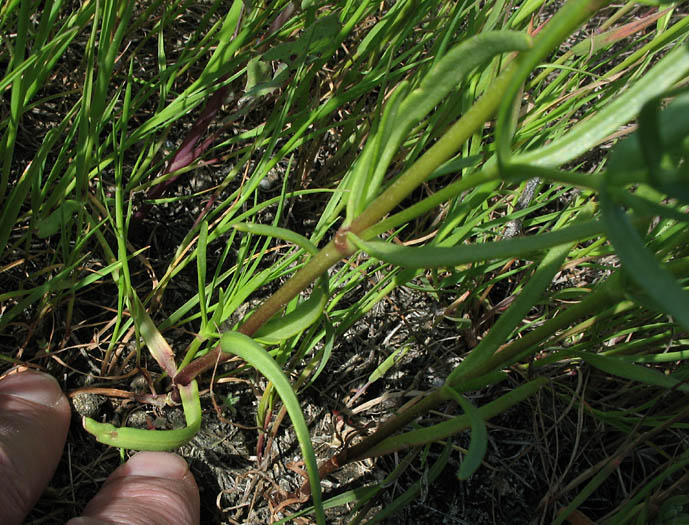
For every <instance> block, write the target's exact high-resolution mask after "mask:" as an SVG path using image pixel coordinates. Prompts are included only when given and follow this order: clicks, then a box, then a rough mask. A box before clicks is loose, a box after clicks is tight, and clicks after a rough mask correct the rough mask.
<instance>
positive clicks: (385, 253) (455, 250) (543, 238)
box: [347, 220, 604, 268]
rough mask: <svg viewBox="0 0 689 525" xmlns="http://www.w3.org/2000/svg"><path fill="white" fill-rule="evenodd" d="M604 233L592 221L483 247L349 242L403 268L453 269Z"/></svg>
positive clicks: (598, 223) (352, 236)
mask: <svg viewBox="0 0 689 525" xmlns="http://www.w3.org/2000/svg"><path fill="white" fill-rule="evenodd" d="M603 231H604V227H603V225H602V224H601V223H600V222H599V221H595V220H591V221H586V222H583V223H581V224H574V225H572V226H568V227H567V228H563V229H561V230H556V231H552V232H547V233H542V234H539V235H534V236H529V237H519V238H514V239H506V240H504V241H496V242H491V243H483V244H471V245H462V246H453V247H439V246H420V247H408V246H401V245H398V244H393V243H390V242H382V241H363V240H361V239H360V238H358V237H357V236H355V235H354V234H352V233H348V234H347V238H348V239H349V240H350V241H351V242H352V244H354V246H356V247H357V248H359V249H360V250H363V251H365V252H366V253H368V254H369V255H371V256H373V257H375V258H376V259H380V260H381V261H385V262H387V263H390V264H394V265H396V266H401V267H403V268H439V267H453V266H459V265H461V264H468V263H471V262H476V261H485V260H490V259H502V258H508V257H524V256H527V255H530V254H535V253H536V252H539V251H542V250H547V249H549V248H552V247H554V246H559V245H562V244H568V243H570V242H574V241H583V240H585V239H590V238H592V237H595V236H597V235H599V234H601V233H602V232H603Z"/></svg>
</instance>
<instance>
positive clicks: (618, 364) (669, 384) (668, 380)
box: [572, 351, 689, 392]
mask: <svg viewBox="0 0 689 525" xmlns="http://www.w3.org/2000/svg"><path fill="white" fill-rule="evenodd" d="M572 355H574V356H577V357H580V358H581V359H583V360H584V361H586V362H587V363H588V364H590V365H591V366H594V367H596V368H598V369H599V370H602V371H603V372H607V373H608V374H612V375H615V376H618V377H624V378H625V379H631V380H632V381H638V382H639V383H644V384H646V385H653V386H659V387H662V388H667V389H676V390H681V391H682V392H689V384H685V383H683V382H682V381H678V380H677V379H675V378H674V377H672V376H668V375H665V374H663V373H662V372H661V371H659V370H656V369H654V368H647V367H645V366H642V365H636V364H634V363H630V362H629V361H628V360H626V359H622V358H618V357H608V356H604V355H600V354H594V353H592V352H576V351H574V352H573V354H572Z"/></svg>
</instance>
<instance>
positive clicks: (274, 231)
mask: <svg viewBox="0 0 689 525" xmlns="http://www.w3.org/2000/svg"><path fill="white" fill-rule="evenodd" d="M232 227H233V228H234V229H235V230H239V231H240V232H248V233H254V234H256V235H264V236H266V237H273V238H275V239H282V240H283V241H287V242H291V243H292V244H296V245H297V246H299V247H300V248H303V249H304V251H305V252H307V253H309V254H311V255H316V254H317V253H318V248H317V247H316V245H315V244H313V243H312V242H311V241H310V240H308V239H307V238H306V237H304V236H303V235H300V234H298V233H296V232H293V231H292V230H288V229H286V228H279V227H277V226H269V225H267V224H256V223H249V222H240V223H238V224H233V225H232Z"/></svg>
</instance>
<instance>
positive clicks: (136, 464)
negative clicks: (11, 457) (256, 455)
mask: <svg viewBox="0 0 689 525" xmlns="http://www.w3.org/2000/svg"><path fill="white" fill-rule="evenodd" d="M91 519H94V520H101V521H93V522H92V521H89V520H91ZM199 519H200V501H199V490H198V487H197V485H196V481H195V480H194V476H193V475H192V473H191V471H190V470H189V466H188V465H187V463H186V461H184V459H182V458H181V457H180V456H177V455H176V454H171V453H168V452H139V453H138V454H136V455H134V456H132V457H131V458H130V459H129V461H127V462H126V463H125V464H124V465H120V466H119V467H118V468H117V469H116V470H115V471H114V472H113V473H112V474H110V476H108V479H107V480H106V481H105V483H104V485H103V487H102V488H101V490H100V492H98V494H96V496H95V497H94V498H93V499H92V500H91V501H90V502H89V503H88V505H87V506H86V508H85V509H84V516H83V517H82V520H83V521H75V520H73V521H72V522H70V524H71V525H77V524H91V523H93V524H96V523H102V522H112V521H114V522H116V523H129V524H137V523H147V524H155V523H161V524H163V523H164V524H166V525H167V524H180V525H181V524H185V525H186V524H193V523H199Z"/></svg>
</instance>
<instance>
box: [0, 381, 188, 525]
mask: <svg viewBox="0 0 689 525" xmlns="http://www.w3.org/2000/svg"><path fill="white" fill-rule="evenodd" d="M70 415H71V414H70V408H69V402H68V401H67V398H66V397H65V395H64V394H63V393H62V390H61V389H60V386H59V385H58V383H57V381H55V379H54V378H53V377H51V376H49V375H47V374H43V373H40V372H35V371H28V370H21V371H19V370H17V371H12V372H11V373H9V374H8V375H6V376H5V377H4V378H2V379H0V522H2V523H4V524H8V525H10V524H14V523H22V521H23V519H24V517H25V516H26V514H27V513H28V512H29V510H30V509H31V507H32V506H33V505H34V504H35V503H36V501H37V500H38V498H39V497H40V495H41V493H42V492H43V490H44V489H45V487H46V486H47V485H48V482H49V481H50V478H51V477H52V476H53V473H54V472H55V468H56V467H57V464H58V461H59V460H60V456H61V454H62V449H63V448H64V445H65V441H66V438H67V429H68V427H69V420H70ZM199 507H200V503H199V491H198V487H197V486H196V482H195V481H194V477H193V475H192V474H191V472H190V471H189V468H188V466H187V464H186V462H185V461H184V460H183V459H182V458H181V457H179V456H177V455H175V454H169V453H166V452H140V453H138V454H136V455H135V456H133V457H132V458H131V459H129V461H127V463H125V464H124V465H120V466H119V467H118V468H117V469H116V470H115V471H114V472H113V473H112V474H110V476H109V477H108V479H107V480H106V481H105V483H104V485H103V487H102V488H101V490H100V492H98V494H96V496H95V497H94V498H93V499H92V500H91V501H90V502H89V503H88V505H86V508H85V509H84V511H83V515H82V516H81V517H78V518H74V519H72V520H70V521H69V523H68V525H101V524H104V523H110V524H112V523H123V524H124V523H126V524H137V523H146V524H157V523H160V524H180V525H181V524H193V523H199V519H200V518H199V514H200V510H199Z"/></svg>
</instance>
